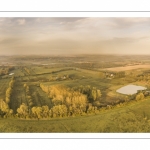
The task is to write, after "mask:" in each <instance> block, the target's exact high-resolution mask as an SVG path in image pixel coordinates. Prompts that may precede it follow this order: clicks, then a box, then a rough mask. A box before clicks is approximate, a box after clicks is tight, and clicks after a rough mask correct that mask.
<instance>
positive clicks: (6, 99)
mask: <svg viewBox="0 0 150 150" xmlns="http://www.w3.org/2000/svg"><path fill="white" fill-rule="evenodd" d="M14 83H15V79H14V77H12V78H11V80H10V82H9V87H8V88H7V90H6V98H5V102H6V103H7V104H9V102H10V97H11V94H12V90H13V86H14Z"/></svg>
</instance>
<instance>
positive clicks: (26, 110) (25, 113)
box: [17, 103, 28, 118]
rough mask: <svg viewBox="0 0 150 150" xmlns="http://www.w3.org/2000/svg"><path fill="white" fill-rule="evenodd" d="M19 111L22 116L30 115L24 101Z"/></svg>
mask: <svg viewBox="0 0 150 150" xmlns="http://www.w3.org/2000/svg"><path fill="white" fill-rule="evenodd" d="M17 113H18V114H19V116H20V117H24V118H26V117H27V115H28V106H27V105H26V104H25V103H22V104H21V105H20V107H19V108H18V109H17Z"/></svg>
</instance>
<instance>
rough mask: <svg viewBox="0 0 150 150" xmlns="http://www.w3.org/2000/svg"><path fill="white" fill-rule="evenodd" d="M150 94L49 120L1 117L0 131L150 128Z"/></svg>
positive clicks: (146, 129)
mask: <svg viewBox="0 0 150 150" xmlns="http://www.w3.org/2000/svg"><path fill="white" fill-rule="evenodd" d="M149 107H150V98H147V99H145V100H143V101H139V102H132V103H128V104H126V105H125V106H121V107H116V108H113V109H110V110H104V111H101V112H100V113H99V114H97V115H89V116H88V115H86V116H80V117H70V118H55V119H50V120H39V121H38V120H21V119H0V132H8V133H10V132H13V133H18V132H21V133H22V132H26V133H31V132H36V133H56V132H57V133H58V132H59V133H67V132H69V133H100V132H101V133H102V132H103V133H106V132H107V133H114V132H122V133H123V132H129V133H131V132H132V133H134V132H150V120H149V119H150V109H149Z"/></svg>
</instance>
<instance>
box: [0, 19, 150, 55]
mask: <svg viewBox="0 0 150 150" xmlns="http://www.w3.org/2000/svg"><path fill="white" fill-rule="evenodd" d="M108 53H109V54H150V18H129V17H128V18H0V54H1V55H3V54H5V55H6V54H9V55H18V54H19V55H20V54H108Z"/></svg>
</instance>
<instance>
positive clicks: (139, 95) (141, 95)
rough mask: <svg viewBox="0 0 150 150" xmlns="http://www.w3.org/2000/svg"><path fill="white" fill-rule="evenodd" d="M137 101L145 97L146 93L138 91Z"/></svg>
mask: <svg viewBox="0 0 150 150" xmlns="http://www.w3.org/2000/svg"><path fill="white" fill-rule="evenodd" d="M135 99H136V100H137V101H139V100H143V99H144V94H143V93H142V92H140V93H138V94H137V95H136V98H135Z"/></svg>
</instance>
